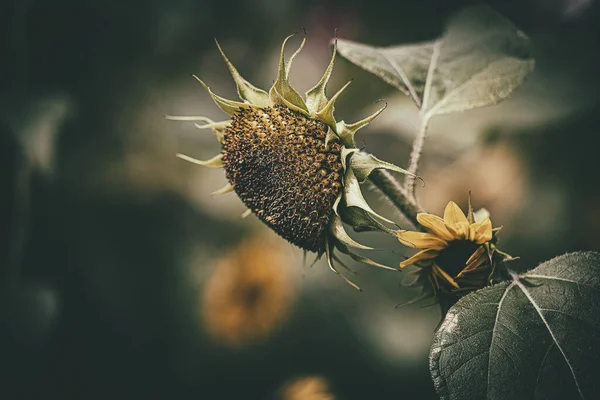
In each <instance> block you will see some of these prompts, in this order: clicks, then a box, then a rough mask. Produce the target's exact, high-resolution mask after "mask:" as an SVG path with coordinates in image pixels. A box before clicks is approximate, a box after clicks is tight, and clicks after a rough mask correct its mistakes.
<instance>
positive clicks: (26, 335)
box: [0, 0, 600, 400]
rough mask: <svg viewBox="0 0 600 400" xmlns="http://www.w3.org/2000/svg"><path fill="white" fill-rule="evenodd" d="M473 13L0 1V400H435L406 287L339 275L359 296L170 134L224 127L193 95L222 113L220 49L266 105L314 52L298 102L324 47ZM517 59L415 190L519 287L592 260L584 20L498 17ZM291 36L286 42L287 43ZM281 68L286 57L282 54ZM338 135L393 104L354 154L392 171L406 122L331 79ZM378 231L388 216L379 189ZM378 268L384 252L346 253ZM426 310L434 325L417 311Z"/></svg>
mask: <svg viewBox="0 0 600 400" xmlns="http://www.w3.org/2000/svg"><path fill="white" fill-rule="evenodd" d="M471 3H472V2H466V1H456V0H444V1H442V0H439V1H436V0H403V1H380V2H374V1H358V0H345V1H312V0H309V1H306V0H304V1H299V0H279V1H275V0H259V1H238V0H231V1H227V2H224V1H212V0H209V1H201V0H169V1H167V0H146V1H137V0H130V1H127V2H119V1H107V0H105V1H101V0H86V1H81V0H79V1H74V0H53V1H47V0H8V2H3V3H2V6H1V7H2V12H1V13H0V31H1V35H0V46H1V47H0V51H1V53H0V54H2V61H1V62H0V84H1V85H0V87H1V90H0V141H1V145H0V152H1V155H0V164H1V165H0V179H1V181H0V184H1V185H2V186H1V187H2V190H1V191H0V213H1V218H0V274H1V275H0V284H1V285H2V286H1V292H0V368H1V370H0V398H2V399H46V398H47V399H105V398H129V399H137V398H196V399H197V398H211V399H215V398H218V399H237V398H244V399H293V400H298V399H365V398H382V399H387V398H409V399H413V398H415V399H416V398H419V399H434V398H436V396H435V393H434V391H433V387H432V384H431V381H430V377H429V372H428V368H427V363H428V351H429V345H430V343H431V339H432V335H433V331H434V329H435V327H436V325H437V323H438V321H439V311H438V309H437V308H436V307H422V306H423V304H417V305H412V306H406V307H402V308H398V309H396V308H394V306H395V305H396V304H398V303H402V302H406V301H407V300H410V299H411V298H414V297H415V296H416V295H417V293H416V292H415V291H413V290H408V289H406V288H402V287H400V282H401V280H402V274H401V273H394V272H390V271H384V270H379V269H376V268H372V267H366V266H358V265H355V264H351V266H352V267H353V268H355V269H356V270H357V271H358V273H357V275H356V276H354V277H353V280H354V281H355V282H356V283H357V284H358V285H359V286H361V287H362V289H363V290H364V292H362V293H360V292H356V291H355V290H354V289H352V288H351V287H350V286H348V285H347V284H345V283H344V282H343V281H342V280H341V279H339V278H338V277H337V276H335V275H334V274H333V273H331V272H330V271H329V270H328V268H327V266H326V265H324V263H323V261H320V262H318V263H316V264H315V265H314V266H313V267H309V265H310V263H311V262H312V259H309V262H308V263H307V264H306V265H305V266H303V262H302V254H301V252H300V251H299V250H297V249H293V248H292V247H291V246H289V245H288V244H287V243H285V242H283V241H282V240H281V239H279V238H277V237H276V236H275V235H274V234H272V233H271V232H269V231H268V230H267V229H266V228H264V227H263V226H262V225H261V224H260V223H259V222H258V221H257V220H256V219H255V218H254V217H252V216H250V217H249V218H247V219H241V218H240V215H241V213H242V212H243V211H244V207H243V205H242V204H241V202H240V201H239V200H238V199H237V197H236V196H235V194H233V193H230V194H228V195H224V196H222V197H214V196H211V195H210V192H212V191H214V190H216V189H218V188H220V187H221V186H223V185H224V184H225V183H226V181H225V177H224V173H223V171H221V170H211V169H205V168H201V167H197V166H194V165H192V164H189V163H186V162H185V161H182V160H179V159H177V158H176V157H175V156H174V155H175V153H177V152H184V153H186V154H189V155H191V156H193V157H197V158H201V159H206V158H208V157H210V156H212V155H214V154H216V153H217V152H218V151H219V146H218V143H217V141H216V140H215V138H214V136H213V135H212V134H210V133H209V132H208V131H199V130H197V129H195V128H194V127H193V124H192V123H182V122H173V121H166V120H164V115H165V114H175V115H205V116H208V117H211V118H214V119H217V120H220V119H224V118H223V117H224V114H222V112H221V111H220V110H219V109H218V108H217V107H216V106H215V105H214V103H213V102H212V101H211V100H210V98H209V96H208V94H207V93H206V92H205V91H204V90H203V89H202V88H201V87H200V85H198V84H197V82H196V81H195V80H194V79H193V78H192V77H191V74H197V75H199V76H201V77H202V78H203V79H204V80H205V81H206V82H208V83H209V84H210V85H211V87H212V88H213V90H215V92H216V93H218V94H220V95H223V96H224V97H228V98H234V97H235V87H234V84H233V82H232V80H231V78H230V76H229V74H228V71H227V69H226V67H225V65H224V63H223V60H222V59H221V56H220V55H219V53H218V51H217V49H216V47H215V45H214V41H213V37H217V38H218V39H219V41H220V43H221V45H222V46H223V48H224V50H225V52H226V53H227V54H228V56H229V58H230V59H231V60H232V62H233V63H234V64H235V65H236V66H237V67H238V69H239V70H240V72H241V73H242V74H243V75H244V76H245V77H246V78H247V79H249V80H250V81H252V82H253V83H255V84H256V85H257V86H260V87H263V88H268V87H270V85H271V83H272V81H273V79H274V77H275V72H276V68H277V56H278V51H279V47H280V45H281V42H282V40H283V38H284V37H285V36H287V35H288V34H290V33H292V32H295V31H300V30H301V29H302V27H304V28H306V30H307V32H308V43H307V45H306V47H305V49H304V51H303V53H302V54H301V55H300V56H299V57H298V59H297V61H296V64H295V68H294V69H293V70H292V73H291V81H292V84H293V85H294V86H295V87H296V88H297V89H299V91H301V92H303V91H304V90H306V89H308V88H309V87H311V86H312V85H313V84H314V83H315V82H316V81H317V80H318V79H319V78H320V76H321V74H322V72H323V71H324V69H325V67H326V65H327V62H328V59H329V57H330V54H331V47H330V45H329V41H330V39H331V38H332V36H333V32H334V30H335V29H337V32H338V36H339V37H341V38H345V39H352V40H355V41H359V42H365V43H369V44H372V45H381V46H383V45H395V44H402V43H412V42H419V41H426V40H431V39H433V38H435V37H436V36H439V35H440V34H441V33H442V31H443V27H444V22H445V21H446V20H447V19H448V17H449V16H450V15H452V14H453V13H454V12H456V11H457V10H459V9H460V8H462V7H464V6H466V5H468V4H471ZM488 4H490V5H491V6H492V7H494V8H496V9H497V10H498V11H499V12H501V13H502V14H504V15H505V16H506V17H507V18H508V19H510V20H511V21H513V22H514V23H515V24H516V25H517V26H518V27H519V28H520V29H522V30H523V31H524V32H526V33H527V34H528V35H529V36H530V37H531V39H532V41H533V45H534V54H535V57H536V60H537V64H536V70H535V72H534V73H533V74H532V75H531V76H530V78H529V79H528V80H527V82H526V83H525V85H524V86H523V87H521V88H520V89H518V90H517V92H516V93H515V94H514V95H513V96H512V97H511V98H510V99H509V100H507V101H506V102H505V103H503V104H501V105H499V106H496V107H492V108H486V109H480V110H475V111H470V112H466V113H463V114H457V115H451V116H447V117H438V118H437V119H435V120H434V122H433V124H432V127H431V131H430V136H429V137H428V139H427V142H426V147H425V154H424V158H423V164H422V167H421V171H422V176H423V177H424V179H425V180H426V182H427V186H426V187H425V188H420V189H419V196H420V198H421V201H422V203H423V205H424V207H425V208H426V209H427V210H428V211H430V212H432V213H441V212H442V210H443V207H444V205H445V204H446V203H447V202H448V201H449V200H454V201H456V202H458V203H459V204H461V205H462V206H463V207H464V206H465V205H466V200H467V193H468V191H469V190H472V193H473V202H474V206H475V207H486V208H487V209H489V211H490V212H491V215H492V221H493V222H494V225H495V226H499V225H503V226H504V229H503V230H502V233H501V242H500V245H501V248H502V249H503V250H504V251H507V252H508V253H510V254H512V255H518V256H520V257H521V259H520V260H519V261H518V262H516V263H515V264H514V265H513V267H514V268H515V269H518V270H526V269H529V268H533V267H535V266H536V265H537V264H538V263H540V262H542V261H544V260H546V259H549V258H552V257H554V256H556V255H559V254H562V253H565V252H567V251H574V250H600V241H599V238H600V182H599V180H598V177H597V175H596V174H597V172H598V166H599V165H598V161H597V156H598V148H599V147H598V146H599V144H600V141H599V139H598V135H599V131H600V108H599V107H598V89H599V83H600V82H599V81H600V77H599V76H598V73H597V71H598V70H599V67H600V55H599V53H598V51H597V49H598V48H599V43H598V38H599V37H600V32H599V31H600V25H598V24H597V21H598V17H599V16H600V15H599V14H600V6H599V5H598V2H596V1H594V0H522V1H519V2H516V1H515V2H507V1H501V0H497V1H491V2H488ZM299 40H300V39H299V38H295V39H294V43H295V44H297V43H298V42H299ZM290 48H291V47H290ZM353 77H354V78H356V79H355V80H354V83H353V84H352V86H351V87H350V89H349V90H348V92H347V94H346V95H345V97H344V98H343V99H341V100H340V102H339V103H338V107H337V117H338V120H339V119H345V120H347V121H354V120H357V119H360V118H362V117H364V116H366V115H368V114H369V113H371V112H373V111H374V110H375V109H376V107H377V105H376V104H375V102H376V101H377V100H378V99H380V98H385V99H386V100H387V101H388V103H389V107H388V109H387V110H386V111H385V112H384V114H383V115H382V116H381V117H380V118H379V119H378V120H377V121H376V122H375V123H373V124H372V125H371V126H370V127H369V128H368V129H365V130H364V131H361V133H360V134H359V135H358V142H359V143H360V144H361V146H365V147H366V148H367V150H368V151H369V152H371V153H374V154H376V155H377V156H378V157H379V158H381V159H383V160H386V161H390V162H393V163H395V164H397V165H400V166H404V165H406V164H407V160H408V154H409V151H410V143H411V140H412V137H413V135H414V131H415V121H416V111H415V109H414V106H413V105H412V103H411V102H410V100H408V99H407V98H405V97H404V96H403V95H401V94H399V93H398V92H397V91H395V89H393V88H392V87H390V86H387V85H386V84H385V83H383V82H382V81H380V80H379V79H378V78H376V77H374V76H371V75H369V74H368V73H366V72H364V71H362V70H360V69H358V68H357V67H355V66H353V65H351V64H350V63H348V62H347V61H345V60H343V59H342V58H339V59H338V61H337V64H336V69H335V71H334V75H333V79H332V81H331V83H330V86H329V87H330V92H333V91H335V90H336V89H337V88H339V87H340V86H341V85H342V84H343V83H345V82H346V81H347V80H348V79H350V78H353ZM369 198H370V200H371V201H372V202H373V203H374V208H376V209H377V210H378V211H379V212H381V213H382V214H383V215H386V216H388V217H389V218H392V219H394V220H397V221H398V222H399V223H400V224H401V225H402V223H403V222H402V220H401V218H400V216H399V215H398V214H397V212H395V211H394V210H393V208H392V207H391V206H390V204H388V203H387V202H386V201H384V200H383V198H382V196H381V195H380V194H378V193H377V192H375V191H371V192H369ZM360 239H361V240H362V241H364V242H367V243H368V244H372V245H375V246H376V247H379V248H387V249H389V250H386V251H380V252H377V253H375V255H374V256H373V257H374V258H375V259H376V260H377V261H380V262H382V263H387V264H388V265H397V263H398V262H399V261H400V260H401V259H402V256H403V255H405V254H406V252H407V249H405V248H402V247H401V246H400V245H399V243H398V242H396V241H395V240H393V238H387V237H383V236H382V235H378V234H361V236H360ZM424 305H427V304H424Z"/></svg>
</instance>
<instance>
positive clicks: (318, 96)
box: [306, 39, 337, 115]
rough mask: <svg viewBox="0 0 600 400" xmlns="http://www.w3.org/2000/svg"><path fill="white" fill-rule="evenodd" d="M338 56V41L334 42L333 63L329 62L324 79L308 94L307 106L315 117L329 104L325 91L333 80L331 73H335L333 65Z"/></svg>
mask: <svg viewBox="0 0 600 400" xmlns="http://www.w3.org/2000/svg"><path fill="white" fill-rule="evenodd" d="M336 54H337V39H336V40H335V41H334V42H333V54H332V55H331V61H329V65H328V66H327V69H326V70H325V73H324V74H323V77H322V78H321V80H320V81H319V83H317V84H316V85H315V86H314V87H313V88H312V89H310V90H309V91H308V92H306V106H307V107H308V111H309V112H310V114H311V115H315V114H316V113H317V112H318V111H319V110H321V109H323V107H325V105H326V104H327V102H328V100H327V95H326V94H325V89H326V88H327V83H328V82H329V78H331V73H332V71H333V64H334V61H335V56H336Z"/></svg>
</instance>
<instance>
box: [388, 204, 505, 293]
mask: <svg viewBox="0 0 600 400" xmlns="http://www.w3.org/2000/svg"><path fill="white" fill-rule="evenodd" d="M417 221H418V222H419V224H421V225H422V226H423V228H426V229H427V230H428V231H429V232H412V231H398V232H397V235H398V239H399V240H400V242H401V243H402V244H404V245H406V246H409V247H413V248H416V249H419V250H420V251H419V252H417V253H416V254H415V255H413V256H412V257H410V258H408V259H407V260H405V261H402V262H401V263H400V267H401V268H404V267H406V266H409V265H413V264H417V265H418V266H421V267H425V268H428V274H429V280H430V281H431V283H432V285H433V287H434V289H435V290H442V291H444V292H446V293H465V292H469V291H472V290H477V289H480V288H482V287H484V286H486V285H487V284H488V282H489V280H490V277H491V275H492V272H493V263H492V253H493V251H494V249H495V247H494V245H493V243H492V239H493V238H494V229H493V228H492V221H491V220H490V219H489V218H488V217H485V218H482V219H481V220H480V221H477V222H476V221H475V217H474V216H473V212H472V209H471V207H470V206H469V214H468V217H467V216H465V214H464V213H463V212H462V210H461V209H460V207H458V205H457V204H456V203H454V202H453V201H451V202H449V203H448V205H447V206H446V209H445V210H444V218H443V219H442V218H440V217H438V216H436V215H431V214H425V213H421V214H418V215H417Z"/></svg>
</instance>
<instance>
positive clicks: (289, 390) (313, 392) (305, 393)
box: [279, 376, 334, 400]
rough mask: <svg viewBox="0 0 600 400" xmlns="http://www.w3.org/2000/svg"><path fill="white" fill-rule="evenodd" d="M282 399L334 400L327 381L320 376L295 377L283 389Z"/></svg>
mask: <svg viewBox="0 0 600 400" xmlns="http://www.w3.org/2000/svg"><path fill="white" fill-rule="evenodd" d="M279 398H280V399H281V400H334V396H333V394H331V393H330V391H329V385H328V384H327V381H326V380H325V379H324V378H322V377H320V376H308V377H304V378H299V379H294V380H292V381H290V382H288V383H286V384H285V386H284V387H283V389H282V390H281V396H280V397H279Z"/></svg>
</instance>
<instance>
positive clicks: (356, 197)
mask: <svg viewBox="0 0 600 400" xmlns="http://www.w3.org/2000/svg"><path fill="white" fill-rule="evenodd" d="M344 182H345V186H344V199H345V200H346V205H347V206H348V207H358V208H361V209H363V210H365V211H367V212H368V213H370V214H372V215H373V216H375V217H377V218H379V219H381V220H383V221H385V222H389V223H390V224H393V222H392V221H390V220H389V219H387V218H385V217H382V216H381V215H379V214H377V213H376V212H375V211H373V209H372V208H371V206H369V204H368V203H367V201H366V200H365V198H364V197H363V194H362V191H361V190H360V184H359V183H358V179H356V176H354V172H352V168H347V169H346V173H345V177H344Z"/></svg>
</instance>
